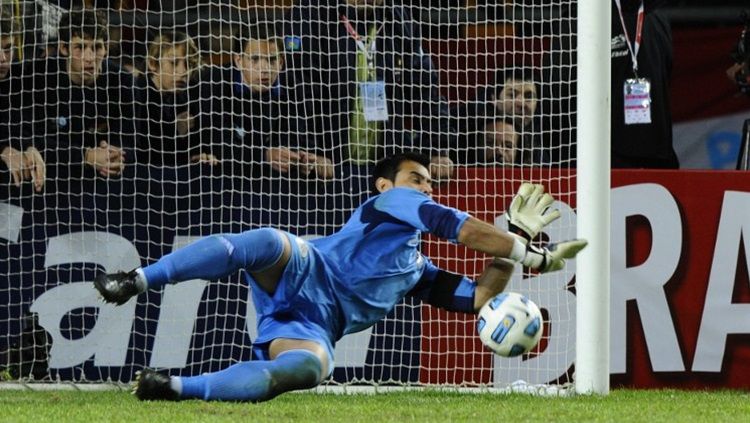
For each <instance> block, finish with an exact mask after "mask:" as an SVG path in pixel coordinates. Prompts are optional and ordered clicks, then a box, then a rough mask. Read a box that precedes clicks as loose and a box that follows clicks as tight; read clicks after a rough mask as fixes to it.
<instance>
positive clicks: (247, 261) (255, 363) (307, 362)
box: [94, 153, 586, 401]
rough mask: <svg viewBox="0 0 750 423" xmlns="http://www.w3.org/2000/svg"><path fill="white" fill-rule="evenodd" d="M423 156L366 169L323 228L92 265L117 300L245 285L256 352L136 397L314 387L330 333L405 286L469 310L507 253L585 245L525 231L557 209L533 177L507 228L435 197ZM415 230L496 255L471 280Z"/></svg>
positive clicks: (530, 257)
mask: <svg viewBox="0 0 750 423" xmlns="http://www.w3.org/2000/svg"><path fill="white" fill-rule="evenodd" d="M429 164H430V161H429V159H428V158H426V157H424V156H422V155H418V154H413V153H405V154H399V155H395V156H391V157H388V158H386V159H384V160H382V161H380V162H379V163H378V164H377V165H376V166H375V169H374V171H373V176H372V177H373V182H374V189H375V192H376V193H377V195H375V196H373V197H371V198H370V199H369V200H367V201H366V202H365V203H363V204H362V205H361V206H360V207H359V208H357V210H355V211H354V213H353V214H352V216H351V218H350V219H349V221H348V222H347V223H346V225H344V227H343V228H342V229H341V230H340V231H338V232H336V233H334V234H332V235H330V236H327V237H323V238H318V239H315V240H312V241H305V240H303V239H301V238H298V237H296V236H294V235H292V234H289V233H286V232H282V231H279V230H276V229H270V228H263V229H254V230H249V231H246V232H243V233H240V234H227V235H215V236H210V237H206V238H203V239H201V240H198V241H196V242H195V243H193V244H190V245H188V246H186V247H184V248H181V249H179V250H177V251H175V252H173V253H171V254H168V255H166V256H164V257H162V258H161V260H159V261H158V262H156V263H154V264H152V265H150V266H147V267H144V268H139V269H135V270H133V271H130V272H127V273H126V272H119V273H115V274H100V275H98V276H97V278H96V280H95V282H94V285H95V287H96V289H97V290H98V291H99V293H100V294H101V295H102V297H103V298H104V300H105V301H107V302H111V303H116V304H124V303H125V302H127V301H128V300H129V299H130V298H132V297H133V296H136V295H138V294H139V293H141V292H144V291H146V290H147V289H158V288H160V287H162V286H164V285H165V284H168V283H177V282H180V281H185V280H190V279H208V280H213V279H219V278H221V277H224V276H227V275H229V274H232V273H234V272H237V271H239V270H244V272H243V274H244V277H245V280H246V281H247V283H248V284H249V285H250V286H251V289H252V296H253V302H254V304H255V309H256V311H257V313H258V337H257V339H255V340H254V343H253V360H252V361H247V362H240V363H236V364H234V365H232V366H230V367H228V368H226V369H224V370H221V371H218V372H215V373H208V374H203V375H200V376H193V377H176V376H173V377H169V376H167V375H163V374H161V373H157V372H155V371H153V370H150V369H144V370H143V371H142V372H140V374H139V375H138V377H137V379H136V384H135V390H134V391H135V394H136V395H137V396H138V398H140V399H142V400H149V399H165V400H178V399H187V398H200V399H204V400H237V401H264V400H268V399H271V398H273V397H275V396H277V395H279V394H281V393H283V392H287V391H292V390H296V389H306V388H312V387H314V386H317V385H318V384H319V383H320V382H321V381H323V380H324V379H326V378H327V377H329V376H330V374H331V373H332V371H333V367H334V364H333V346H334V344H335V343H336V341H338V340H339V339H341V337H342V336H344V335H346V334H349V333H353V332H358V331H361V330H363V329H365V328H367V327H369V326H372V325H373V324H375V323H376V322H377V321H378V320H380V319H382V318H383V317H384V316H385V315H386V314H387V313H388V312H389V311H390V310H391V309H393V307H394V306H395V305H396V304H397V303H398V302H399V301H401V300H402V299H403V298H404V297H405V296H407V295H413V296H415V297H417V298H420V299H422V300H423V301H425V302H427V303H429V304H431V305H434V306H437V307H441V308H444V309H447V310H454V311H461V312H466V313H476V312H478V310H479V309H480V308H481V307H482V305H484V303H485V302H487V301H488V300H489V299H490V298H492V297H494V296H495V295H496V294H498V293H499V292H501V291H502V290H503V289H504V288H505V285H506V284H507V282H508V280H509V279H510V276H511V275H512V273H513V267H514V264H515V263H522V264H523V265H524V266H527V267H530V268H533V269H537V270H538V271H540V272H549V271H554V270H559V269H562V268H563V266H564V265H565V260H566V259H570V258H573V257H575V256H576V254H578V252H579V251H580V250H581V249H583V248H584V247H585V246H586V241H585V240H582V239H577V240H571V241H566V242H562V243H559V244H556V245H554V246H551V245H550V246H548V247H541V248H540V247H536V246H534V245H532V244H531V243H530V242H528V241H529V240H531V239H533V238H534V237H536V235H537V234H538V233H539V232H540V231H541V230H542V228H543V227H544V226H546V225H548V224H549V223H550V222H552V221H553V220H555V219H557V218H558V217H559V212H558V211H557V210H548V209H549V206H550V205H551V204H552V202H553V199H552V196H551V195H550V194H548V193H544V188H543V187H542V186H541V185H531V184H522V185H521V187H520V189H519V192H518V194H517V195H516V197H515V198H514V200H513V202H512V203H511V207H510V210H509V211H508V213H507V215H508V219H509V224H510V228H511V231H512V232H514V233H513V234H511V233H507V232H503V231H500V230H498V229H496V228H495V227H494V226H492V225H490V224H488V223H485V222H483V221H481V220H478V219H476V218H474V217H471V216H469V215H468V214H467V213H464V212H461V211H459V210H456V209H453V208H449V207H445V206H443V205H440V204H438V203H436V202H434V201H433V200H432V199H431V198H430V194H431V193H432V186H431V183H432V180H431V178H430V173H429V171H428V169H429ZM422 232H429V233H431V234H433V235H435V236H438V237H440V238H443V239H447V240H450V241H453V242H458V243H461V244H464V245H466V246H467V247H469V248H471V249H474V250H477V251H481V252H483V253H485V254H488V255H490V256H492V257H495V259H494V260H492V262H491V264H490V265H489V266H488V267H487V268H486V269H485V270H484V272H483V273H482V275H481V276H480V277H479V278H478V279H477V281H476V282H475V281H472V280H470V279H469V278H467V277H465V276H461V275H456V274H452V273H449V272H446V271H443V270H440V269H438V268H437V267H436V266H435V265H434V264H432V262H430V260H429V259H428V258H426V257H425V256H424V255H422V254H421V253H420V252H419V244H420V237H421V233H422Z"/></svg>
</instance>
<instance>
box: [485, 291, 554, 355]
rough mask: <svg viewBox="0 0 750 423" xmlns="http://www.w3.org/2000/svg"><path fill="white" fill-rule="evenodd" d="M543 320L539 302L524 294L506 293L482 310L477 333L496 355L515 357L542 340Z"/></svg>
mask: <svg viewBox="0 0 750 423" xmlns="http://www.w3.org/2000/svg"><path fill="white" fill-rule="evenodd" d="M543 323H544V320H543V319H542V313H541V312H540V311H539V307H537V305H536V304H534V303H533V302H532V301H531V300H529V299H528V298H526V297H524V296H523V295H521V294H517V293H515V292H506V293H502V294H499V295H497V296H496V297H495V298H493V299H491V300H489V301H487V304H485V305H484V306H483V307H482V309H481V310H479V319H478V320H477V332H478V333H479V338H480V339H481V340H482V343H483V344H484V345H485V346H487V348H489V349H491V350H492V351H493V352H494V353H495V354H497V355H501V356H503V357H515V356H517V355H521V354H523V353H525V352H528V351H529V350H531V349H532V348H534V347H535V346H536V344H537V343H539V339H540V338H541V337H542V326H543Z"/></svg>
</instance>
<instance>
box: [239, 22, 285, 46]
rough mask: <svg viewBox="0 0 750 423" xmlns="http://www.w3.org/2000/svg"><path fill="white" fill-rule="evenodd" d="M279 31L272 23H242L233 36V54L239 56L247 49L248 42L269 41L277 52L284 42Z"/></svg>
mask: <svg viewBox="0 0 750 423" xmlns="http://www.w3.org/2000/svg"><path fill="white" fill-rule="evenodd" d="M280 32H281V31H279V30H278V28H277V27H276V23H275V22H273V21H267V20H259V21H257V22H251V23H242V24H240V25H239V27H238V28H237V31H236V32H235V34H234V46H233V49H234V52H235V53H237V54H241V53H243V52H244V51H245V48H247V43H248V41H251V40H256V41H271V42H275V43H276V45H277V47H278V48H279V51H283V49H284V41H283V40H282V37H281V36H280V35H279V34H280Z"/></svg>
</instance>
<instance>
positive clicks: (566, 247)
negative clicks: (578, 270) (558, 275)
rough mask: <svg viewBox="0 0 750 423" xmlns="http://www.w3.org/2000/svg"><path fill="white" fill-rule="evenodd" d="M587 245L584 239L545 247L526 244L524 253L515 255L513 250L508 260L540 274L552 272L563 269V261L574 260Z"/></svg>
mask: <svg viewBox="0 0 750 423" xmlns="http://www.w3.org/2000/svg"><path fill="white" fill-rule="evenodd" d="M519 238H520V237H519V236H516V239H517V240H518V241H519V242H521V243H523V241H522V240H520V239H519ZM587 244H588V241H586V240H585V239H573V240H569V241H563V242H559V243H557V244H549V245H547V246H546V247H536V246H534V245H531V244H526V251H525V252H524V253H521V254H517V250H516V249H515V248H514V254H512V256H513V257H510V258H511V259H513V260H515V261H517V262H520V263H521V264H523V265H524V266H526V267H530V268H532V269H536V270H538V271H540V272H541V273H547V272H554V271H556V270H560V269H562V268H563V267H565V260H567V259H571V258H574V257H575V256H576V255H578V253H579V252H580V251H581V250H583V249H584V248H585V247H586V245H587Z"/></svg>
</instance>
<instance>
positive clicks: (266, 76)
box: [234, 40, 284, 92]
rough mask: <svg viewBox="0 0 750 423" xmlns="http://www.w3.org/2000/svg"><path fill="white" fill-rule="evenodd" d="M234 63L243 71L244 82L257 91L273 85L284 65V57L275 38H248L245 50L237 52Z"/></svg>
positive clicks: (265, 89)
mask: <svg viewBox="0 0 750 423" xmlns="http://www.w3.org/2000/svg"><path fill="white" fill-rule="evenodd" d="M234 64H235V65H236V66H237V68H238V69H239V70H240V71H241V72H242V82H244V83H245V85H247V86H248V87H250V89H251V90H253V91H255V92H265V91H268V90H269V89H271V87H273V84H274V83H275V82H276V80H277V79H278V78H279V74H280V73H281V69H282V67H283V66H284V59H283V56H282V55H281V52H280V51H279V46H278V43H277V42H276V41H275V40H248V41H247V43H245V51H244V52H242V54H236V55H235V57H234Z"/></svg>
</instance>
